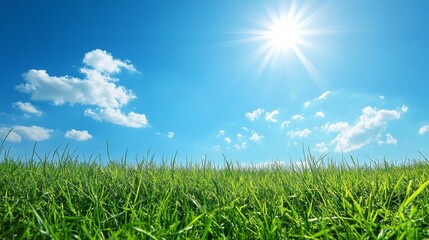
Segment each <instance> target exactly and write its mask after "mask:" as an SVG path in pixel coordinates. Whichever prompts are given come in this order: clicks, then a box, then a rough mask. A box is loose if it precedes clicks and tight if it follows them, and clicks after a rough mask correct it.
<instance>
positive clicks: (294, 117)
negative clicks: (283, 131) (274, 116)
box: [292, 114, 304, 121]
mask: <svg viewBox="0 0 429 240" xmlns="http://www.w3.org/2000/svg"><path fill="white" fill-rule="evenodd" d="M292 119H293V120H297V121H300V120H304V116H303V115H302V114H296V115H293V116H292Z"/></svg>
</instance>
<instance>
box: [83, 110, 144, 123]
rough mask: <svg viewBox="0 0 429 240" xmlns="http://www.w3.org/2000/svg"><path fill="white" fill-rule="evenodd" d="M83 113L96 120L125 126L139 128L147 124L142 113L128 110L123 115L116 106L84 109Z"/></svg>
mask: <svg viewBox="0 0 429 240" xmlns="http://www.w3.org/2000/svg"><path fill="white" fill-rule="evenodd" d="M84 114H85V116H88V117H91V118H93V119H95V120H97V121H102V120H104V121H106V122H110V123H113V124H116V125H121V126H126V127H133V128H141V127H146V126H147V125H148V124H149V123H148V121H147V119H146V116H145V115H144V114H139V113H135V112H130V113H128V114H126V115H125V114H124V113H122V112H121V110H120V109H116V108H97V109H86V110H85V113H84Z"/></svg>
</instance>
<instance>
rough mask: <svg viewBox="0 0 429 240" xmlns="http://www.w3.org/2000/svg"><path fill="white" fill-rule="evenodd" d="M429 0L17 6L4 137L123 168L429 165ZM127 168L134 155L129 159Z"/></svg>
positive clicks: (6, 64) (5, 78) (3, 41)
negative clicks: (306, 160)
mask: <svg viewBox="0 0 429 240" xmlns="http://www.w3.org/2000/svg"><path fill="white" fill-rule="evenodd" d="M428 11H429V2H428V1H413V2H412V3H411V2H406V1H389V2H387V1H370V0H363V1H347V2H345V1H323V2H315V1H176V2H172V1H122V2H118V1H93V2H88V1H55V2H52V1H37V2H34V1H7V3H5V4H3V5H2V8H1V9H0V53H1V54H0V61H1V65H0V70H1V72H2V75H1V77H0V83H1V87H0V96H1V98H0V99H1V101H0V136H1V137H2V138H4V137H5V134H6V133H7V132H8V130H9V129H10V128H12V127H13V128H14V129H13V132H12V133H11V134H10V135H9V137H8V138H7V144H8V146H9V147H10V148H11V153H12V154H14V155H16V156H22V155H23V154H25V153H27V154H28V153H30V152H31V150H32V147H33V145H34V143H35V142H37V149H38V151H39V152H41V153H44V152H52V151H53V150H54V149H55V148H56V147H58V146H64V145H66V144H67V143H69V144H70V145H71V147H72V148H73V149H77V151H78V152H79V153H80V154H81V155H83V153H85V154H86V155H87V156H88V155H90V154H91V153H92V152H96V153H100V154H105V148H106V143H105V142H106V139H107V140H108V142H109V149H110V152H111V155H112V156H113V158H119V157H120V156H121V155H122V154H124V153H125V150H126V149H128V153H129V155H130V156H135V155H136V154H139V155H140V156H142V155H145V154H146V152H147V151H148V150H149V149H150V152H151V153H155V154H156V156H157V159H160V158H161V157H162V156H165V157H168V158H169V157H172V156H173V155H174V154H175V152H176V151H177V154H178V160H179V161H185V160H186V159H193V160H197V161H198V160H199V159H200V158H201V157H202V156H204V155H207V156H208V158H210V159H214V160H215V161H222V154H225V156H226V157H227V158H230V159H233V160H238V161H240V162H245V163H262V162H269V161H285V162H289V161H291V160H292V161H299V160H300V159H301V158H302V156H303V154H302V150H303V146H304V148H305V149H310V151H311V152H312V153H313V154H315V155H316V156H318V155H321V154H325V153H327V154H329V155H330V156H332V157H333V158H334V159H341V157H342V156H343V155H344V156H348V155H353V156H355V157H357V158H359V159H360V161H362V162H364V161H367V160H368V158H367V157H370V158H371V159H374V160H379V159H383V158H384V157H386V158H387V159H389V160H392V161H401V160H402V159H404V158H406V157H419V153H418V152H419V151H421V152H422V153H424V154H427V155H429V152H428V146H429V111H428V108H427V90H428V89H429V61H428V58H427V56H428V55H429V44H428V42H429V27H428V26H427V23H428V22H429V16H428V14H427V12H428ZM131 159H132V157H131Z"/></svg>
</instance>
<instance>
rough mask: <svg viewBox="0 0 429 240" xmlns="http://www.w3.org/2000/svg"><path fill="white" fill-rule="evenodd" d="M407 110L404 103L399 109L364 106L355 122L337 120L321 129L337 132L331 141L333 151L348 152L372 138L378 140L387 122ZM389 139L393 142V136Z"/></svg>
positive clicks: (358, 147)
mask: <svg viewBox="0 0 429 240" xmlns="http://www.w3.org/2000/svg"><path fill="white" fill-rule="evenodd" d="M407 110H408V107H406V106H405V105H404V106H402V108H401V109H400V110H386V109H381V110H378V109H376V108H374V107H365V108H364V109H362V115H361V116H360V117H359V119H358V121H357V122H356V124H354V125H352V126H350V124H349V123H347V122H337V123H334V124H326V125H325V126H324V127H323V129H325V130H326V131H328V132H337V133H338V134H337V136H336V137H335V138H334V140H333V141H332V142H333V143H334V144H335V151H337V152H349V151H352V150H357V149H360V148H362V147H363V146H365V145H367V144H369V143H370V142H371V141H373V140H378V141H380V136H381V134H382V133H383V132H384V131H385V130H386V128H387V126H388V122H389V121H390V120H394V119H399V118H400V117H401V115H402V114H403V113H405V112H406V111H407ZM388 140H389V138H388ZM389 141H390V142H391V143H393V142H394V140H393V137H392V139H390V140H389Z"/></svg>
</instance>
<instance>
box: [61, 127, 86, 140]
mask: <svg viewBox="0 0 429 240" xmlns="http://www.w3.org/2000/svg"><path fill="white" fill-rule="evenodd" d="M64 137H65V138H69V139H73V140H76V141H86V140H89V139H91V138H92V135H91V134H89V133H88V131H86V130H83V131H78V130H76V129H72V130H70V131H67V132H66V134H65V135H64Z"/></svg>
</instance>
